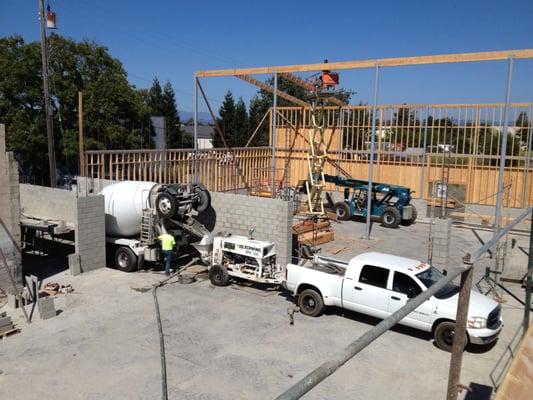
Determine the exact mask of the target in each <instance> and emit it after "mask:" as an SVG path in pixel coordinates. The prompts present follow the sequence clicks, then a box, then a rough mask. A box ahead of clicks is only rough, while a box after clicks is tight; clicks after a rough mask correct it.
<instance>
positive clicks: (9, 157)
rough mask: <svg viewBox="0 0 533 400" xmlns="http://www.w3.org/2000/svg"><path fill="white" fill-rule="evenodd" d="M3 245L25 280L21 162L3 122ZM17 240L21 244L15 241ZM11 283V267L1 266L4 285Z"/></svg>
mask: <svg viewBox="0 0 533 400" xmlns="http://www.w3.org/2000/svg"><path fill="white" fill-rule="evenodd" d="M0 218H1V219H2V222H3V225H2V224H0V248H1V249H2V252H3V253H4V256H5V257H6V260H7V264H8V266H9V268H10V270H11V271H12V273H13V277H14V278H15V281H16V283H17V284H19V285H20V284H22V263H21V258H20V253H19V252H18V249H17V245H20V193H19V172H18V163H17V162H16V161H15V158H14V157H13V153H12V152H6V130H5V125H3V124H0ZM13 241H14V242H15V243H16V244H17V245H15V244H14V243H13ZM8 287H11V282H10V280H9V276H8V273H7V271H6V270H5V269H4V267H3V266H1V267H0V288H1V289H2V290H4V291H6V290H7V288H8Z"/></svg>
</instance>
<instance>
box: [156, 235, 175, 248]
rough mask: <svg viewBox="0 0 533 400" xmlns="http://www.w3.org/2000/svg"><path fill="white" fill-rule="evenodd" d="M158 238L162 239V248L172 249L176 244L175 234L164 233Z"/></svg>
mask: <svg viewBox="0 0 533 400" xmlns="http://www.w3.org/2000/svg"><path fill="white" fill-rule="evenodd" d="M158 239H159V240H161V248H162V249H163V250H172V249H173V248H174V245H175V244H176V241H175V240H174V236H172V235H169V234H168V233H164V234H163V235H161V236H159V237H158Z"/></svg>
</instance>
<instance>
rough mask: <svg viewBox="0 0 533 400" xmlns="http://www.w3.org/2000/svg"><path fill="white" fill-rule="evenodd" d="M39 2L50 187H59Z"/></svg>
mask: <svg viewBox="0 0 533 400" xmlns="http://www.w3.org/2000/svg"><path fill="white" fill-rule="evenodd" d="M38 2H39V20H40V23H41V61H42V67H43V91H44V111H45V114H46V136H47V137H48V164H49V168H50V186H51V187H53V188H55V187H56V186H57V178H56V151H55V145H54V126H53V123H52V117H53V113H52V105H51V102H50V87H49V82H48V45H47V43H46V19H45V15H44V0H38Z"/></svg>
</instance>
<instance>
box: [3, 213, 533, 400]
mask: <svg viewBox="0 0 533 400" xmlns="http://www.w3.org/2000/svg"><path fill="white" fill-rule="evenodd" d="M334 227H335V230H336V232H337V240H336V242H335V243H332V244H328V245H325V246H323V248H324V252H326V253H327V252H328V250H329V251H335V250H337V249H338V248H342V247H349V249H347V250H345V251H342V252H340V253H339V254H337V256H338V257H339V258H345V259H347V258H350V257H351V256H352V255H353V254H354V253H358V252H360V251H361V250H363V249H365V248H366V247H370V248H372V249H376V250H380V251H386V252H389V253H394V254H399V255H404V256H410V257H416V258H420V259H425V257H426V254H427V242H426V240H427V225H425V224H422V223H420V224H415V225H414V226H412V227H409V228H400V229H396V230H391V229H384V228H381V227H379V226H375V227H374V231H373V236H374V237H375V240H374V241H371V242H365V241H363V240H360V239H358V237H360V236H361V235H362V233H363V232H364V224H361V223H357V222H346V223H342V224H335V225H334ZM452 232H453V239H452V243H453V246H452V248H453V249H454V250H453V251H452V258H454V259H455V260H456V261H459V259H460V257H461V256H462V255H463V251H468V250H471V249H474V248H475V247H477V246H478V241H477V239H476V238H475V237H474V235H473V234H472V233H471V232H470V231H467V230H464V229H456V228H454V229H453V230H452ZM518 239H519V242H520V244H521V245H524V243H527V240H528V238H527V237H519V238H518ZM518 251H519V250H518ZM512 256H513V257H516V260H518V261H517V264H520V263H521V260H522V259H521V258H520V257H522V256H523V254H522V255H520V254H518V253H516V254H515V252H514V251H513V253H512ZM523 265H524V268H525V264H523ZM481 269H482V268H481ZM482 274H483V271H481V272H480V268H478V269H477V271H476V276H482ZM162 278H163V276H162V275H160V274H152V273H147V272H144V273H135V274H124V273H121V272H118V271H115V270H111V269H103V270H97V271H93V272H89V273H87V274H83V275H80V276H76V277H72V276H70V275H68V272H66V271H65V272H61V273H59V274H57V275H55V276H52V277H50V278H49V280H51V281H57V282H60V283H62V284H67V283H71V284H72V285H73V287H74V288H75V293H73V294H69V295H65V296H60V297H58V298H57V299H56V302H55V303H56V308H57V309H58V310H61V313H59V315H58V316H57V317H55V318H52V319H49V320H46V321H41V320H39V319H38V316H37V317H36V318H35V319H34V322H33V323H32V324H31V325H26V324H25V323H24V322H23V319H22V318H21V312H20V311H19V310H18V311H11V312H10V314H11V315H12V316H13V317H14V319H16V320H18V324H19V326H20V327H21V328H22V333H20V334H18V335H14V336H11V337H9V338H8V339H7V340H4V341H0V370H2V371H3V373H2V374H0V398H10V399H33V398H43V397H49V396H53V397H55V398H58V399H157V398H160V397H161V380H160V379H161V376H160V356H159V339H158V334H157V326H156V321H155V315H154V306H153V300H152V296H151V294H150V293H140V292H138V291H136V290H132V288H136V287H142V286H146V285H149V284H151V283H153V282H155V281H156V280H158V279H162ZM513 290H515V291H516V292H517V293H520V294H521V293H522V292H521V291H520V289H519V288H516V287H515V288H513ZM158 298H159V304H160V308H161V315H162V320H163V321H162V322H163V330H164V333H165V345H166V357H167V374H168V381H169V398H171V399H207V400H209V399H271V398H274V397H276V395H278V394H280V393H281V392H282V391H283V390H285V389H286V388H288V387H289V386H290V385H291V384H293V383H294V382H296V381H297V380H298V379H299V378H301V377H302V376H304V375H305V374H306V373H307V372H309V371H311V370H312V369H313V368H315V367H317V366H318V365H320V364H321V363H322V362H323V361H325V360H327V359H328V358H329V357H330V356H331V355H332V354H334V353H335V352H337V351H340V350H341V349H342V348H344V347H345V346H346V345H347V344H349V343H350V342H351V341H353V340H355V339H356V338H357V337H359V336H360V335H362V334H363V333H365V332H366V331H367V330H369V329H370V328H372V326H374V325H375V324H376V323H377V322H378V321H377V320H375V319H373V318H368V317H365V316H362V315H359V314H355V313H351V312H344V311H343V310H338V309H331V310H328V312H327V313H326V314H325V315H324V316H322V317H320V318H308V317H305V316H303V315H301V314H296V315H295V324H294V325H292V326H291V325H289V320H288V317H287V313H286V310H287V308H288V307H290V306H292V305H293V302H292V300H291V299H290V298H289V297H287V296H286V295H284V294H283V293H281V292H268V294H266V295H265V294H264V293H263V292H255V291H254V290H248V289H244V288H243V287H242V286H232V287H228V288H214V287H213V286H211V285H210V283H209V282H207V281H204V282H199V283H194V284H192V285H180V284H171V285H167V286H164V287H162V288H161V289H159V290H158ZM505 300H506V302H505V303H504V304H503V317H504V320H505V328H504V330H503V332H502V335H501V337H500V339H499V340H498V342H497V343H496V345H495V346H494V347H492V348H488V349H487V348H481V349H480V348H467V351H466V352H465V353H464V360H463V369H462V379H461V382H462V383H463V384H466V385H469V384H475V387H476V392H475V393H471V394H470V395H468V396H467V398H468V399H470V400H471V399H484V398H488V397H487V390H488V391H489V393H490V389H489V388H488V387H490V386H491V384H492V383H491V377H490V374H491V371H492V370H493V369H494V368H495V366H496V365H497V363H498V361H499V359H500V357H501V356H502V354H504V352H505V348H506V346H507V344H508V343H509V342H510V341H511V339H512V337H513V335H514V334H515V331H516V329H517V328H518V326H519V324H520V321H521V318H522V314H523V311H522V310H523V309H522V308H521V306H520V304H519V303H517V302H516V301H515V300H513V299H512V298H510V297H509V296H506V297H505ZM4 309H5V308H4ZM4 309H3V310H4ZM3 310H2V311H3ZM449 360H450V355H449V354H448V353H445V352H443V351H441V350H439V349H438V348H436V347H435V346H434V345H433V342H432V340H431V338H430V337H429V335H426V334H425V333H422V332H419V331H416V330H413V329H408V328H403V327H396V328H395V329H394V330H392V331H389V332H387V333H386V334H384V335H383V336H382V337H381V338H379V339H378V340H377V341H376V342H374V343H373V344H372V345H371V346H369V347H368V348H367V349H365V350H364V351H363V352H361V353H360V354H358V355H357V356H356V357H355V358H354V359H352V360H351V361H349V362H348V363H347V364H346V365H345V366H343V367H342V368H341V369H340V370H339V371H337V372H336V373H335V374H334V375H332V376H331V377H329V378H327V379H326V380H325V381H324V382H322V383H321V384H320V385H319V386H317V387H316V388H315V389H314V390H312V391H311V392H310V393H308V394H307V395H306V396H305V398H306V399H346V398H350V399H375V398H389V397H394V398H396V399H415V398H416V399H418V398H424V399H440V398H443V397H444V396H445V393H446V384H447V377H448V367H449ZM473 386H474V385H473ZM464 396H465V393H464V392H463V393H462V394H461V397H462V398H464Z"/></svg>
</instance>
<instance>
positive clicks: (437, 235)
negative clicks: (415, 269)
mask: <svg viewBox="0 0 533 400" xmlns="http://www.w3.org/2000/svg"><path fill="white" fill-rule="evenodd" d="M433 221H434V223H433V226H432V227H431V239H432V246H433V253H432V254H433V256H432V264H433V265H434V266H435V267H438V268H441V269H447V268H448V267H449V265H448V264H449V261H450V240H451V233H452V219H451V218H436V219H434V220H433Z"/></svg>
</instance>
